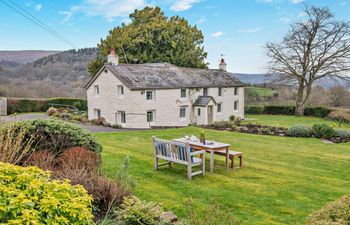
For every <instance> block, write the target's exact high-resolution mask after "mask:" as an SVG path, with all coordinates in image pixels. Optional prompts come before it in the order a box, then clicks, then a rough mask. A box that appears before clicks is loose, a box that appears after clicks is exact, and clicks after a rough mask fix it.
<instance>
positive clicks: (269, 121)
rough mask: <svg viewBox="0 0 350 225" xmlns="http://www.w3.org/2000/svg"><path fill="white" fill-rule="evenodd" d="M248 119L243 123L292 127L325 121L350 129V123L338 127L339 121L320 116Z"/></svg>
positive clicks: (280, 116)
mask: <svg viewBox="0 0 350 225" xmlns="http://www.w3.org/2000/svg"><path fill="white" fill-rule="evenodd" d="M245 118H247V119H253V120H246V121H243V124H244V123H245V124H247V123H252V124H255V123H257V124H261V125H269V126H279V127H291V126H293V125H304V126H310V127H311V126H312V125H314V124H320V123H325V124H328V125H330V126H335V128H336V129H348V130H350V124H349V123H348V124H342V125H341V127H338V123H337V122H334V121H330V120H326V119H323V118H319V117H309V116H308V117H306V116H304V117H300V116H299V117H298V116H285V115H245Z"/></svg>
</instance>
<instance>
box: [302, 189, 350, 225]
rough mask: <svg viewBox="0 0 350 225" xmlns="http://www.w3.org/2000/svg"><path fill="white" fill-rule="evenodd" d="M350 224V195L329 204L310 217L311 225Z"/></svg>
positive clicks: (309, 222)
mask: <svg viewBox="0 0 350 225" xmlns="http://www.w3.org/2000/svg"><path fill="white" fill-rule="evenodd" d="M349 222H350V194H348V195H346V196H343V197H342V198H340V199H339V200H337V201H334V202H331V203H329V204H327V205H326V206H325V207H323V208H322V209H320V210H319V211H317V212H315V213H313V214H312V215H310V216H309V219H308V222H307V223H306V224H309V225H348V224H349Z"/></svg>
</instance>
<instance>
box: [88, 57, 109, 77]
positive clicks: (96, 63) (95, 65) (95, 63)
mask: <svg viewBox="0 0 350 225" xmlns="http://www.w3.org/2000/svg"><path fill="white" fill-rule="evenodd" d="M105 61H106V60H105V59H104V58H103V57H97V58H96V59H93V60H91V62H90V63H89V65H88V71H89V74H90V76H94V75H95V74H96V73H97V72H98V71H99V70H100V69H101V68H102V66H103V65H104V64H105Z"/></svg>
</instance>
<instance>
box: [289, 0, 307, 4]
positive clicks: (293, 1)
mask: <svg viewBox="0 0 350 225" xmlns="http://www.w3.org/2000/svg"><path fill="white" fill-rule="evenodd" d="M289 1H290V2H291V3H293V4H298V3H302V2H303V1H304V0H289Z"/></svg>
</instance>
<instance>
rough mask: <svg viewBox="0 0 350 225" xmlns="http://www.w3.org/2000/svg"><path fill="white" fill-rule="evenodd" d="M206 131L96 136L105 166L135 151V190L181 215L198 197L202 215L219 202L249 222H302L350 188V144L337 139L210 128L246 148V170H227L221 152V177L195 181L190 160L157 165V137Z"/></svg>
mask: <svg viewBox="0 0 350 225" xmlns="http://www.w3.org/2000/svg"><path fill="white" fill-rule="evenodd" d="M285 125H288V124H287V123H285ZM199 133H200V129H198V128H194V127H188V128H181V129H169V130H159V131H135V132H121V133H96V134H95V136H96V137H97V139H98V141H99V142H100V143H102V144H103V147H104V150H103V154H102V156H103V166H104V169H105V170H106V172H107V173H108V174H109V175H110V176H111V177H113V176H115V175H116V171H117V170H118V168H119V166H120V165H121V163H122V161H123V158H124V157H125V156H127V155H128V156H130V173H131V174H132V175H133V177H134V178H135V179H136V181H137V183H138V184H137V187H136V189H135V191H134V194H135V195H136V196H138V197H140V198H142V199H145V200H148V201H155V202H159V203H161V204H162V205H163V206H164V207H165V208H166V209H167V210H172V211H174V212H175V213H176V214H177V215H178V216H180V217H181V218H185V217H186V216H187V215H188V214H187V213H188V209H186V202H187V201H188V200H189V199H190V198H192V200H193V202H194V204H195V208H196V210H197V211H198V213H199V214H201V215H203V214H205V213H206V212H205V209H206V207H207V206H208V205H210V204H211V203H212V202H215V203H216V204H218V205H220V206H221V207H222V211H223V212H225V211H227V213H230V214H231V215H233V216H234V217H235V218H237V219H238V220H241V221H243V223H244V224H301V223H304V222H305V220H306V218H307V216H308V215H309V214H310V213H312V212H314V211H315V210H318V209H320V208H321V207H322V206H324V205H325V204H326V203H328V202H330V201H333V200H335V199H338V198H339V197H341V196H343V195H345V194H346V193H349V192H350V168H349V161H350V143H347V144H337V145H330V144H324V143H322V142H320V141H319V140H318V139H314V138H310V139H303V138H289V137H275V136H259V135H252V134H242V133H233V132H226V131H211V130H208V131H206V137H207V139H214V140H216V141H221V142H225V143H230V144H231V145H232V149H235V150H237V151H242V152H244V157H245V159H244V160H245V167H244V168H242V169H238V170H235V171H234V172H232V171H230V172H226V170H225V165H224V159H223V157H220V156H217V157H216V159H215V171H214V175H210V174H209V173H207V174H206V175H205V176H204V177H201V176H197V177H194V179H193V180H192V181H189V180H187V177H186V167H185V166H181V165H175V166H174V167H172V168H166V167H164V168H162V169H160V171H157V172H156V171H154V169H153V147H152V142H151V136H152V135H156V136H158V137H161V138H165V139H173V138H178V137H182V136H184V135H191V134H194V135H199ZM206 158H207V159H208V155H207V157H206ZM208 165H209V163H208V161H207V171H209V167H208Z"/></svg>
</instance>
